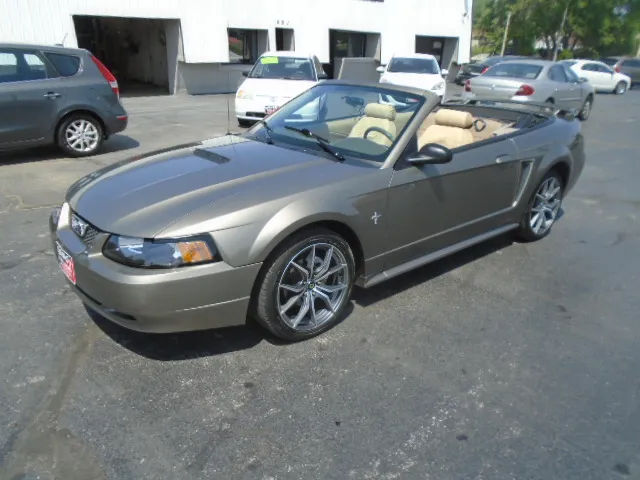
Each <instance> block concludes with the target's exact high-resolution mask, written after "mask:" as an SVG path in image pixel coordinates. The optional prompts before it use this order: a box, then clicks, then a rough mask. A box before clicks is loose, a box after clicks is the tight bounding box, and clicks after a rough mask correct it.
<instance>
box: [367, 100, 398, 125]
mask: <svg viewBox="0 0 640 480" xmlns="http://www.w3.org/2000/svg"><path fill="white" fill-rule="evenodd" d="M364 114H365V115H366V116H367V117H373V118H381V119H383V120H389V121H391V122H393V121H394V120H395V119H396V109H395V108H394V107H393V106H391V105H382V104H380V103H370V104H368V105H367V106H366V107H365V108H364Z"/></svg>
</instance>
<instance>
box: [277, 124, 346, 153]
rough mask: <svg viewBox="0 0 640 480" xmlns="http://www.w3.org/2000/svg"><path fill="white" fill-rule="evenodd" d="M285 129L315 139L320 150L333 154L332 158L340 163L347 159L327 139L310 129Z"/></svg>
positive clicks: (287, 126)
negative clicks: (330, 145)
mask: <svg viewBox="0 0 640 480" xmlns="http://www.w3.org/2000/svg"><path fill="white" fill-rule="evenodd" d="M284 128H286V129H287V130H291V131H293V132H298V133H299V134H301V135H304V136H305V137H307V138H313V139H314V140H315V141H316V143H317V144H318V146H319V147H320V148H322V149H323V150H324V151H325V152H327V153H329V154H331V156H332V157H333V158H335V159H336V160H338V161H339V162H344V161H345V158H344V156H343V155H342V154H341V153H339V152H336V151H335V150H334V149H332V148H331V147H329V140H327V139H326V138H323V137H321V136H319V135H316V134H315V133H313V132H312V131H311V130H309V129H308V128H296V127H291V126H289V125H285V127H284Z"/></svg>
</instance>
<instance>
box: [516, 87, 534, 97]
mask: <svg viewBox="0 0 640 480" xmlns="http://www.w3.org/2000/svg"><path fill="white" fill-rule="evenodd" d="M534 92H535V89H534V88H533V87H532V86H531V85H521V86H520V89H519V90H518V91H517V92H516V96H517V97H529V96H531V95H533V94H534Z"/></svg>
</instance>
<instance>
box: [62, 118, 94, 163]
mask: <svg viewBox="0 0 640 480" xmlns="http://www.w3.org/2000/svg"><path fill="white" fill-rule="evenodd" d="M103 142H104V130H103V128H102V125H101V124H100V122H99V121H98V119H96V117H94V116H92V115H89V114H86V113H73V114H71V115H69V116H68V117H67V118H65V119H64V120H63V121H62V122H61V123H60V125H59V127H58V130H57V132H56V143H57V144H58V146H59V147H60V148H61V149H62V151H63V152H65V153H66V154H67V155H69V156H70V157H75V158H79V157H88V156H90V155H93V154H95V153H97V152H98V151H99V150H100V148H101V147H102V143H103Z"/></svg>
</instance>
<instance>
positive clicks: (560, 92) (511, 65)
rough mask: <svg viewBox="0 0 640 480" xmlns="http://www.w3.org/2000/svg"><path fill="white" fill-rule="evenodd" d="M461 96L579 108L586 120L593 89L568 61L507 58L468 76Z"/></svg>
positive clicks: (591, 105) (591, 102)
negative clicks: (477, 73) (471, 76)
mask: <svg viewBox="0 0 640 480" xmlns="http://www.w3.org/2000/svg"><path fill="white" fill-rule="evenodd" d="M462 96H463V98H465V99H473V98H476V97H479V98H495V99H513V100H518V101H522V102H537V103H550V104H555V105H557V106H558V107H560V108H563V109H575V110H577V111H579V118H580V119H581V120H587V119H588V118H589V115H590V114H591V109H592V107H593V101H594V96H595V92H594V89H593V86H591V85H590V84H589V82H587V81H586V79H580V78H579V77H578V75H576V74H575V72H574V71H573V70H571V69H570V68H569V67H568V66H567V65H565V64H564V63H561V62H550V61H546V60H509V61H506V62H501V63H499V64H497V65H495V66H493V67H491V68H490V69H489V70H487V71H486V72H484V73H483V74H482V75H480V76H479V77H476V78H473V79H471V80H467V82H466V83H465V86H464V93H463V95H462Z"/></svg>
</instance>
